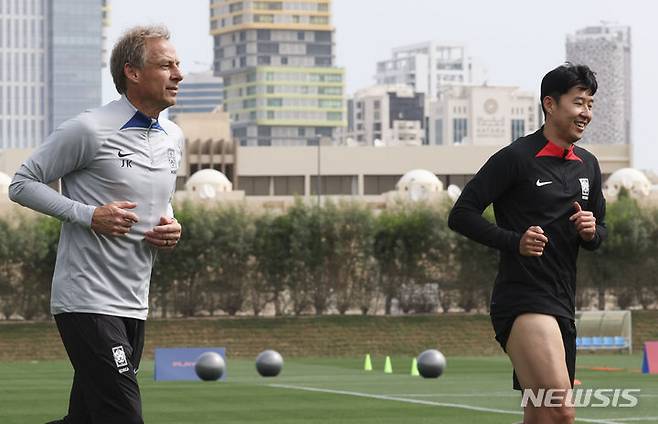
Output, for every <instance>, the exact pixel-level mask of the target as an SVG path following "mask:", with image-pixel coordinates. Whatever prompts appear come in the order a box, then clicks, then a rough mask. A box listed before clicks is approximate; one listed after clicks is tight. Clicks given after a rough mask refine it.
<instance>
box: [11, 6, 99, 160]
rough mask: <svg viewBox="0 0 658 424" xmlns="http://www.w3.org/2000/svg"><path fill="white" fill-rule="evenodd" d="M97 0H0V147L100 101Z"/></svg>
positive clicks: (41, 132)
mask: <svg viewBox="0 0 658 424" xmlns="http://www.w3.org/2000/svg"><path fill="white" fill-rule="evenodd" d="M101 33H102V0H93V1H90V0H57V1H18V2H17V1H10V0H0V149H2V148H30V147H36V146H37V145H39V144H40V143H41V142H43V140H44V139H45V137H46V136H47V134H48V133H49V132H51V131H52V130H53V129H54V128H56V127H57V126H58V125H59V124H61V123H62V122H63V121H64V120H66V119H69V118H71V117H73V116H75V115H77V114H78V113H80V112H81V111H83V110H85V109H88V108H90V107H96V106H99V105H100V103H101V65H102V59H101V51H102V34H101Z"/></svg>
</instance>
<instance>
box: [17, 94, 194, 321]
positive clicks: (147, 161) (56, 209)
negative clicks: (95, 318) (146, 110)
mask: <svg viewBox="0 0 658 424" xmlns="http://www.w3.org/2000/svg"><path fill="white" fill-rule="evenodd" d="M183 140H184V139H183V133H182V131H181V129H180V128H179V127H178V126H177V125H176V124H174V123H173V122H171V121H168V120H162V121H158V120H156V119H152V118H149V117H148V116H146V115H144V114H143V113H141V112H139V111H138V110H137V109H135V107H134V106H133V105H131V104H130V102H129V101H128V99H127V98H126V97H122V98H121V99H120V100H116V101H113V102H111V103H108V104H107V105H105V106H103V107H100V108H97V109H92V110H89V111H86V112H84V113H81V114H80V115H78V116H76V117H75V118H73V119H71V120H69V121H66V122H64V123H63V124H62V125H61V126H60V127H59V128H57V129H56V130H55V132H53V133H52V134H51V135H50V136H49V137H48V139H47V140H46V142H45V143H44V144H42V145H41V146H40V147H39V148H38V149H37V150H36V151H35V152H34V154H33V155H32V156H31V157H30V158H29V159H28V160H27V161H26V162H25V163H24V164H23V165H22V166H21V167H20V169H19V170H18V172H17V173H16V175H15V176H14V179H13V181H12V183H11V185H10V187H9V197H10V198H11V199H12V200H14V201H15V202H18V203H20V204H21V205H23V206H27V207H29V208H31V209H34V210H37V211H39V212H42V213H45V214H48V215H51V216H54V217H56V218H58V219H60V220H61V221H63V224H62V232H61V236H60V239H59V246H58V249H57V263H56V265H55V274H54V276H53V286H52V296H51V302H50V307H51V312H52V313H53V314H59V313H63V312H90V313H98V314H105V315H115V316H121V317H129V318H137V319H142V320H144V319H146V316H147V314H148V292H149V282H150V279H151V269H152V267H153V261H154V260H155V255H156V249H155V248H153V247H152V246H151V245H149V244H148V243H147V242H146V241H145V240H144V233H145V232H146V231H149V230H151V229H152V228H153V227H154V226H156V225H158V224H159V221H160V217H161V216H168V217H173V210H172V208H171V198H172V195H173V193H174V190H175V185H176V171H177V170H178V166H179V164H180V160H181V156H182V154H181V152H182V146H183ZM58 178H61V179H62V195H60V194H59V193H57V192H56V191H54V190H52V189H50V188H49V187H48V186H47V185H46V184H49V183H51V182H53V181H56V180H57V179H58ZM113 201H131V202H135V203H136V204H137V207H136V208H135V209H133V210H132V212H134V213H136V214H137V216H138V217H139V222H138V223H137V224H135V225H134V226H133V227H132V228H131V230H130V232H129V233H128V234H127V235H125V236H118V237H113V236H104V235H100V234H97V233H96V232H94V231H93V230H92V229H91V228H90V226H91V218H92V215H93V213H94V210H95V209H96V207H97V206H102V205H105V204H107V203H110V202H113Z"/></svg>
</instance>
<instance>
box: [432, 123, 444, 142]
mask: <svg viewBox="0 0 658 424" xmlns="http://www.w3.org/2000/svg"><path fill="white" fill-rule="evenodd" d="M434 144H437V145H439V146H440V145H442V144H443V119H437V120H435V121H434Z"/></svg>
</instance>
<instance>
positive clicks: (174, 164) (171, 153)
mask: <svg viewBox="0 0 658 424" xmlns="http://www.w3.org/2000/svg"><path fill="white" fill-rule="evenodd" d="M167 160H168V161H169V168H170V169H171V171H172V173H176V170H177V169H178V161H177V160H176V151H175V150H174V149H167Z"/></svg>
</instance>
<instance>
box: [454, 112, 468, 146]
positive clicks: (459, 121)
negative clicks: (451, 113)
mask: <svg viewBox="0 0 658 424" xmlns="http://www.w3.org/2000/svg"><path fill="white" fill-rule="evenodd" d="M467 136H468V119H466V118H455V119H453V120H452V142H453V143H454V144H461V143H462V142H463V140H464V138H466V137H467Z"/></svg>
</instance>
